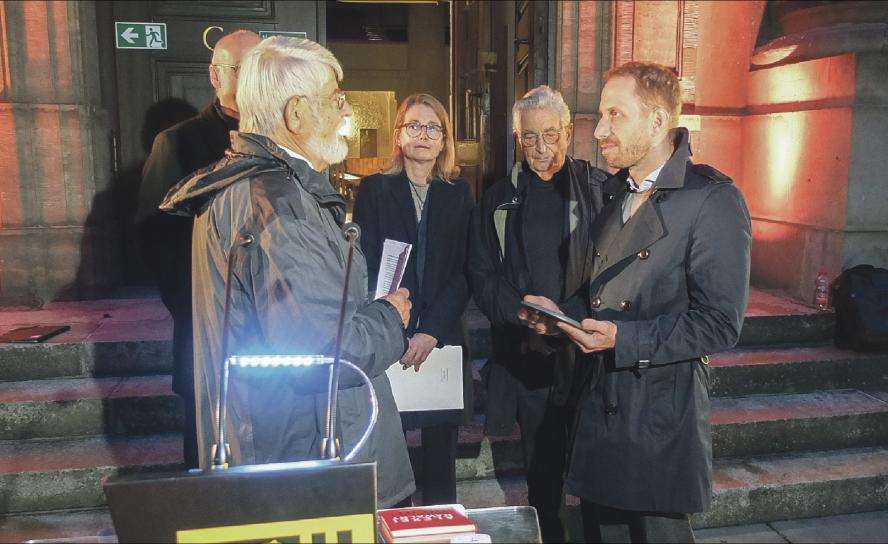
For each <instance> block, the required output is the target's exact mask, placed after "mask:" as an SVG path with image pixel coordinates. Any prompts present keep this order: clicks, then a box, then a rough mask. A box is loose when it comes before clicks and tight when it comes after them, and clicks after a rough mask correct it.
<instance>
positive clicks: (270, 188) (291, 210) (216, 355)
mask: <svg viewBox="0 0 888 544" xmlns="http://www.w3.org/2000/svg"><path fill="white" fill-rule="evenodd" d="M341 79H342V68H341V67H340V64H339V62H338V61H337V60H336V58H335V57H334V56H333V54H332V53H330V51H328V50H327V49H325V48H324V47H322V46H320V45H318V44H316V43H314V42H312V41H310V40H299V39H294V38H284V37H273V38H268V39H266V40H264V41H263V42H262V43H260V44H259V45H258V46H256V47H255V48H254V49H253V50H252V51H251V52H250V53H249V54H248V55H246V56H245V57H244V59H243V60H242V61H241V64H240V75H239V81H238V88H237V103H238V108H239V110H240V132H238V133H233V134H232V146H231V149H230V151H229V152H228V153H227V156H226V158H224V159H222V160H221V161H219V162H218V163H216V164H215V165H213V166H212V167H210V168H207V169H204V170H201V171H199V172H197V173H195V174H194V175H193V176H191V177H189V178H186V179H184V180H183V181H182V182H180V183H179V185H177V186H176V187H174V188H173V189H172V190H171V191H170V193H169V194H168V195H167V198H166V200H165V201H164V203H163V204H162V205H161V208H162V209H164V210H166V211H169V212H172V213H177V214H185V215H194V217H195V222H194V232H193V244H192V247H193V259H192V260H193V270H192V280H193V290H194V291H193V292H194V298H193V308H194V355H195V356H194V367H195V380H194V382H195V396H196V400H197V412H198V445H199V450H200V465H201V467H204V468H206V467H208V466H209V465H210V462H211V455H212V454H211V449H212V445H213V444H214V443H215V437H214V412H215V406H216V402H217V399H218V395H219V382H220V374H221V368H222V360H223V357H224V355H225V353H230V354H240V355H266V354H332V353H333V351H334V341H335V338H336V332H337V319H338V317H339V310H340V297H341V295H342V292H343V291H342V290H343V287H342V282H343V278H344V275H345V272H344V268H345V263H346V255H347V244H346V241H345V240H344V238H343V235H342V233H341V230H340V229H341V227H342V225H343V223H344V221H345V201H344V200H343V199H342V197H341V196H340V195H339V193H337V192H336V191H335V190H334V189H333V187H332V186H331V185H330V182H329V181H328V178H327V176H326V174H325V173H324V170H325V169H326V168H327V166H328V165H330V164H333V163H337V162H340V161H342V160H343V159H344V158H345V156H346V153H347V146H346V143H345V140H344V138H343V137H342V136H341V135H340V131H341V129H342V127H343V126H344V124H345V122H346V120H347V117H348V116H349V115H351V108H350V106H349V105H348V102H347V101H346V99H345V93H344V92H343V91H342V90H340V89H339V87H338V82H339V80H341ZM245 238H246V239H252V240H253V242H252V243H250V244H248V245H244V244H242V243H241V242H240V241H241V240H244V239H245ZM228 263H230V267H231V272H230V276H231V282H230V284H231V289H230V290H231V293H230V312H229V323H228V331H227V334H228V342H227V350H226V349H225V347H223V344H224V343H225V342H224V341H223V338H224V335H225V334H226V331H224V330H223V327H224V319H223V316H224V312H225V307H226V299H227V296H226V289H225V283H226V277H227V276H228V275H229V274H228V267H229V264H228ZM366 274H367V267H366V263H365V262H364V258H363V256H362V254H361V253H360V251H356V252H355V255H354V261H353V263H352V270H351V278H350V282H349V285H348V304H347V306H346V307H345V326H344V338H343V341H342V350H341V353H342V357H343V358H344V359H346V360H348V361H351V362H352V363H354V364H356V365H358V366H359V367H361V368H362V369H363V370H364V371H365V372H366V373H367V375H368V376H369V377H370V378H371V380H372V382H373V387H374V389H375V390H376V394H377V396H378V399H379V419H378V422H377V424H376V427H375V428H374V431H373V433H372V434H371V436H370V438H369V440H368V442H367V443H366V444H365V446H364V447H363V449H362V450H361V453H360V454H359V455H358V457H357V458H356V460H357V461H375V462H376V463H377V465H378V470H377V476H378V486H377V493H378V497H379V504H380V506H383V507H387V506H392V505H395V504H399V503H401V502H402V501H404V500H405V499H408V500H409V497H410V496H411V495H412V493H413V491H414V490H415V487H414V483H413V471H412V468H411V465H410V459H409V457H408V454H407V444H406V442H405V439H404V434H403V432H402V430H401V421H400V418H399V417H398V412H397V408H396V406H395V402H394V398H393V396H392V392H391V387H390V385H389V382H388V378H387V377H386V374H385V370H386V368H387V367H388V366H390V365H391V364H392V363H394V362H395V361H397V360H398V359H399V358H400V357H401V355H402V354H403V353H404V350H405V348H406V339H405V336H404V326H405V324H406V320H407V318H408V316H409V311H410V301H409V298H408V293H407V292H406V291H405V290H400V291H398V292H395V293H394V294H391V295H389V296H387V297H385V298H383V299H379V300H377V301H374V302H369V303H368V302H367V300H368V297H367V277H366ZM276 370H280V369H276ZM318 374H321V375H323V374H324V373H323V372H319V373H318ZM292 375H295V374H293V373H286V374H279V373H276V372H274V371H272V372H269V373H267V375H265V376H264V377H260V375H259V374H254V375H253V376H252V377H250V381H249V387H246V386H244V384H242V383H241V384H234V385H232V389H231V393H230V397H229V405H228V415H229V417H228V424H227V427H226V429H227V433H228V434H227V437H228V440H227V441H228V442H229V443H230V446H231V459H232V461H233V462H234V463H235V464H254V463H270V462H285V461H300V460H306V459H317V458H318V457H319V456H320V453H321V449H322V446H321V442H322V439H323V437H324V434H325V409H324V408H325V402H326V391H325V390H323V389H321V390H320V391H318V390H317V389H312V388H310V387H308V385H307V384H306V383H297V382H296V381H295V380H294V379H282V376H292ZM306 379H307V378H306ZM320 382H321V383H326V381H325V380H320ZM342 386H343V387H344V388H343V389H342V390H341V391H340V396H339V405H338V406H339V410H338V413H339V436H341V438H342V450H343V451H348V450H350V449H351V448H352V447H353V446H354V445H355V443H356V441H357V440H358V439H359V438H360V436H361V433H362V432H363V429H364V426H365V425H366V424H367V422H368V419H369V410H370V407H369V404H368V401H367V391H366V388H365V387H360V384H359V382H358V381H357V380H352V379H348V374H347V370H346V371H345V372H344V373H343V381H342Z"/></svg>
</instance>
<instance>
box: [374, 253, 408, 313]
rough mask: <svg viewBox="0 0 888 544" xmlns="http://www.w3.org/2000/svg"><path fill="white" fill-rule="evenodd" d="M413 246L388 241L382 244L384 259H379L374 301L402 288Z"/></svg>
mask: <svg viewBox="0 0 888 544" xmlns="http://www.w3.org/2000/svg"><path fill="white" fill-rule="evenodd" d="M412 247H413V246H412V245H411V244H405V243H404V242H399V241H397V240H389V239H386V241H385V242H383V244H382V257H381V258H380V259H379V276H377V277H376V292H375V294H374V297H373V298H374V299H377V298H380V297H384V296H386V295H388V294H390V293H394V292H395V291H397V290H398V287H400V286H401V280H402V279H403V278H404V270H405V269H406V268H407V259H409V258H410V249H411V248H412Z"/></svg>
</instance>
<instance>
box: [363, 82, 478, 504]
mask: <svg viewBox="0 0 888 544" xmlns="http://www.w3.org/2000/svg"><path fill="white" fill-rule="evenodd" d="M392 144H393V145H392V163H391V166H390V167H389V169H388V170H386V171H385V172H383V173H379V174H374V175H371V176H367V177H366V178H364V179H363V180H362V181H361V185H360V187H359V189H358V196H357V199H356V200H355V210H354V220H355V222H356V223H358V224H359V225H360V226H361V248H362V249H363V251H364V255H365V257H366V259H367V273H368V278H369V284H370V285H369V287H370V289H371V290H374V289H375V288H376V279H377V276H378V274H379V261H380V256H381V255H382V246H383V243H384V242H385V240H386V239H391V240H398V241H401V242H406V243H409V244H412V245H413V248H412V251H411V253H410V259H409V260H408V263H407V268H406V270H405V273H404V279H403V281H402V283H401V286H402V287H406V288H407V289H409V290H410V300H411V301H412V303H413V308H412V310H411V313H410V323H409V324H408V327H407V337H408V339H409V344H408V347H407V351H406V353H404V356H403V357H402V358H401V365H402V367H403V370H404V371H411V372H413V371H416V372H422V371H423V369H422V365H423V363H424V362H425V360H426V358H427V357H428V355H429V353H431V351H432V349H434V348H435V347H442V346H445V345H458V346H463V347H464V348H465V345H466V341H465V333H464V326H463V322H462V314H463V311H464V310H465V307H466V303H467V302H468V297H469V291H468V284H467V279H466V276H465V259H466V240H467V234H468V224H469V216H470V214H471V209H472V205H473V202H472V197H471V192H470V190H469V186H468V184H467V183H466V182H465V181H463V180H461V179H457V178H456V176H457V175H458V174H459V168H458V167H457V166H456V165H455V161H456V149H455V146H454V143H453V129H452V127H451V124H450V118H449V116H448V115H447V111H446V110H445V109H444V106H442V105H441V103H440V102H439V101H438V100H437V99H435V97H433V96H431V95H428V94H415V95H412V96H410V97H408V98H407V99H406V100H404V101H403V102H402V103H401V105H400V107H399V108H398V112H397V115H396V117H395V129H394V138H393V142H392ZM463 351H464V353H463V400H464V403H463V406H464V409H463V410H450V411H432V412H409V413H402V414H401V420H402V422H403V424H404V428H405V430H409V429H416V428H420V429H422V432H421V436H422V457H423V467H424V468H423V478H422V481H421V487H422V497H423V499H422V502H423V504H447V503H454V502H456V439H457V429H458V425H459V424H460V423H462V422H464V421H467V419H468V416H469V415H470V414H471V407H472V402H471V391H472V389H471V386H472V380H471V371H470V366H469V358H468V356H467V355H466V354H465V349H464V350H463Z"/></svg>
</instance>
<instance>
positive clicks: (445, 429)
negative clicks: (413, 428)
mask: <svg viewBox="0 0 888 544" xmlns="http://www.w3.org/2000/svg"><path fill="white" fill-rule="evenodd" d="M458 431H459V427H458V426H456V425H454V424H452V423H442V424H440V425H431V426H428V427H422V431H421V433H420V435H421V438H422V481H421V487H422V503H423V504H424V505H428V504H453V503H455V502H456V439H457V436H458Z"/></svg>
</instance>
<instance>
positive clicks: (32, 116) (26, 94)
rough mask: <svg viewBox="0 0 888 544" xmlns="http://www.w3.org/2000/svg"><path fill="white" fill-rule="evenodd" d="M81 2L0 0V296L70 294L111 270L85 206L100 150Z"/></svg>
mask: <svg viewBox="0 0 888 544" xmlns="http://www.w3.org/2000/svg"><path fill="white" fill-rule="evenodd" d="M90 8H91V5H90V4H89V3H85V2H78V3H75V2H61V1H58V2H44V1H32V2H0V248H2V251H0V302H24V303H31V304H39V303H41V302H43V301H46V300H53V299H56V298H60V297H67V298H71V297H77V296H79V295H81V294H83V293H84V292H85V291H88V290H89V288H90V287H91V286H97V285H101V284H106V283H107V281H106V280H107V277H108V275H110V274H113V273H114V270H113V266H108V265H109V263H112V261H111V260H110V259H109V258H108V251H107V250H108V248H109V247H108V246H109V244H107V243H105V242H103V241H102V240H103V239H107V237H108V236H109V229H102V228H101V225H102V221H101V217H99V216H98V215H97V214H96V212H97V210H96V209H95V207H94V200H95V197H96V196H97V194H99V193H100V192H101V190H102V189H103V188H105V187H106V186H107V184H108V182H109V177H110V174H109V166H110V164H109V163H110V160H109V155H108V149H107V148H108V144H107V143H108V129H107V124H108V123H107V120H106V118H107V115H106V114H105V113H104V110H102V109H101V108H100V107H99V106H100V105H99V98H100V97H99V96H98V92H95V91H94V89H96V88H97V87H98V84H97V82H98V75H97V73H96V67H95V65H96V62H95V61H94V60H92V61H91V60H90V57H89V53H88V52H89V51H92V52H95V43H94V41H93V42H90V41H89V40H90V36H92V40H94V36H95V29H94V24H91V23H94V21H93V20H91V19H90V17H89V9H90ZM90 46H91V47H90ZM88 222H89V223H91V225H90V226H87V223H88ZM107 268H110V270H107V271H105V269H107Z"/></svg>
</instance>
